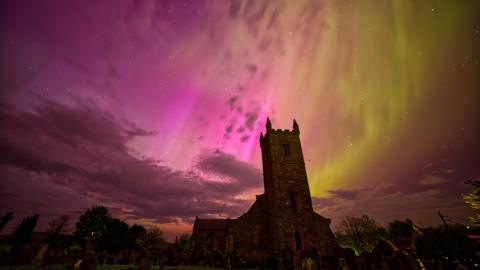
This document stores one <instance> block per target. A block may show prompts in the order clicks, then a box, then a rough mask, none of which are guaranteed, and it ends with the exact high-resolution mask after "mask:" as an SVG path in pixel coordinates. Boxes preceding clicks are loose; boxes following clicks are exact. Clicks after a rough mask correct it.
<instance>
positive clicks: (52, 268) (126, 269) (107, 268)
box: [0, 264, 219, 270]
mask: <svg viewBox="0 0 480 270" xmlns="http://www.w3.org/2000/svg"><path fill="white" fill-rule="evenodd" d="M7 269H8V270H35V269H36V267H35V266H34V265H20V266H0V270H7ZM70 269H72V265H71V264H56V265H47V267H46V270H70ZM136 269H138V266H136V265H119V264H114V265H99V266H98V268H97V270H136ZM151 269H152V270H158V269H159V266H152V268H151ZM163 269H164V270H214V269H215V270H218V269H219V268H211V267H201V266H165V267H164V268H163Z"/></svg>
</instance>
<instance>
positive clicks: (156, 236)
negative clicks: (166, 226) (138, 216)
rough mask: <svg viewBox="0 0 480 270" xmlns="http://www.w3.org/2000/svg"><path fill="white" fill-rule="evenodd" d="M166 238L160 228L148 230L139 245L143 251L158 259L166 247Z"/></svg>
mask: <svg viewBox="0 0 480 270" xmlns="http://www.w3.org/2000/svg"><path fill="white" fill-rule="evenodd" d="M166 243H167V242H166V241H165V236H164V235H163V232H162V231H161V230H160V229H159V228H153V229H150V230H148V231H147V232H146V233H145V234H144V235H143V237H142V238H141V239H139V244H140V247H141V248H142V249H145V250H148V252H149V253H150V255H151V256H152V258H158V257H159V256H160V254H161V250H162V248H164V247H165V246H166Z"/></svg>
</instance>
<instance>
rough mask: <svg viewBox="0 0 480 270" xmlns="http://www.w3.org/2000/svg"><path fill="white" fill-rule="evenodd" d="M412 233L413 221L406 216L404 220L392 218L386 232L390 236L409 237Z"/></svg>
mask: <svg viewBox="0 0 480 270" xmlns="http://www.w3.org/2000/svg"><path fill="white" fill-rule="evenodd" d="M412 233H413V222H412V220H411V219H409V218H407V219H406V220H405V221H401V220H394V221H392V222H390V224H389V225H388V234H389V236H390V237H391V238H396V237H410V236H412Z"/></svg>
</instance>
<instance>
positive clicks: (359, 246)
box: [337, 215, 386, 255]
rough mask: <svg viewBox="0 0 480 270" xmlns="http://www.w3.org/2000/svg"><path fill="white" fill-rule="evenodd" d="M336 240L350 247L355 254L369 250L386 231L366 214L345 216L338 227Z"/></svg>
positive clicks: (341, 244)
mask: <svg viewBox="0 0 480 270" xmlns="http://www.w3.org/2000/svg"><path fill="white" fill-rule="evenodd" d="M338 229H339V230H338V232H337V241H338V242H339V245H340V246H341V247H344V248H350V249H352V250H353V251H354V252H355V254H356V255H359V254H361V253H363V252H371V251H372V250H373V249H374V248H375V246H376V245H377V243H378V241H379V240H380V239H383V238H385V236H386V231H385V229H384V228H382V227H380V226H379V225H378V224H377V223H376V222H375V220H373V219H371V218H369V217H368V216H367V215H363V216H361V217H345V218H344V219H343V220H342V221H341V223H340V225H339V228H338Z"/></svg>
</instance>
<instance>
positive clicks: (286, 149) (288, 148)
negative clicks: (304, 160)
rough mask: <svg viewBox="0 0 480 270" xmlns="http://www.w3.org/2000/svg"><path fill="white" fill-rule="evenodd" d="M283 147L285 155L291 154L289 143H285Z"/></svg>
mask: <svg viewBox="0 0 480 270" xmlns="http://www.w3.org/2000/svg"><path fill="white" fill-rule="evenodd" d="M282 147H283V151H284V152H285V155H287V156H290V145H288V143H283V144H282Z"/></svg>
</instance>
